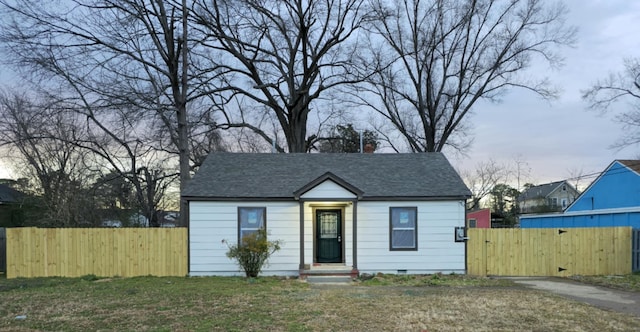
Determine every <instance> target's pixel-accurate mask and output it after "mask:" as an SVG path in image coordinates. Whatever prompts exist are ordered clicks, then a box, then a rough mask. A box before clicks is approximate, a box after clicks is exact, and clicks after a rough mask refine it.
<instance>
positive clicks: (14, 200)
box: [0, 184, 27, 227]
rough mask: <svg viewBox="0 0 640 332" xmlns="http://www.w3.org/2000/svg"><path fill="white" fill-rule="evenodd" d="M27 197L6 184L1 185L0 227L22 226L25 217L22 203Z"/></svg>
mask: <svg viewBox="0 0 640 332" xmlns="http://www.w3.org/2000/svg"><path fill="white" fill-rule="evenodd" d="M26 197H27V196H26V195H25V194H24V193H22V192H20V191H18V190H15V189H13V188H11V187H10V186H8V185H6V184H0V227H16V226H22V225H23V223H24V221H25V217H24V213H23V211H22V203H24V201H25V199H26Z"/></svg>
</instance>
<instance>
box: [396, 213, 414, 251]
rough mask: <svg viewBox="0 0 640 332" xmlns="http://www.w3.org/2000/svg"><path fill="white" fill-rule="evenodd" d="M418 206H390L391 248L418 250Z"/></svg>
mask: <svg viewBox="0 0 640 332" xmlns="http://www.w3.org/2000/svg"><path fill="white" fill-rule="evenodd" d="M417 215H418V208H416V207H391V208H389V249H390V250H418V220H417Z"/></svg>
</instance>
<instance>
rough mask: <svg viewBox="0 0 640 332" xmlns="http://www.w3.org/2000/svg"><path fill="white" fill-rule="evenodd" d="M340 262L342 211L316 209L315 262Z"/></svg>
mask: <svg viewBox="0 0 640 332" xmlns="http://www.w3.org/2000/svg"><path fill="white" fill-rule="evenodd" d="M340 262H342V211H341V210H316V263H340Z"/></svg>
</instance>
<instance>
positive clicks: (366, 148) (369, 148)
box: [364, 143, 375, 153]
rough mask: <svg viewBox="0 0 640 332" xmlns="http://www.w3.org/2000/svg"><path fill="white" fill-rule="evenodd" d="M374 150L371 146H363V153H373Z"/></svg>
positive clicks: (368, 144)
mask: <svg viewBox="0 0 640 332" xmlns="http://www.w3.org/2000/svg"><path fill="white" fill-rule="evenodd" d="M374 150H375V148H374V147H373V144H371V143H367V144H365V145H364V153H373V151H374Z"/></svg>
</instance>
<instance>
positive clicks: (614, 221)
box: [520, 160, 640, 228]
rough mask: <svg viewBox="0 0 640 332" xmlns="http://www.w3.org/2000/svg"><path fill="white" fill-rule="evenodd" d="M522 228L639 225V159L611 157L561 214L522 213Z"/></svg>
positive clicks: (637, 226) (639, 226)
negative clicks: (600, 171) (604, 167)
mask: <svg viewBox="0 0 640 332" xmlns="http://www.w3.org/2000/svg"><path fill="white" fill-rule="evenodd" d="M520 226H521V227H522V228H541V227H543V228H546V227H550V228H560V227H612V226H632V227H634V228H640V160H615V161H614V162H613V163H611V164H610V165H609V166H608V167H607V168H606V169H605V170H604V171H603V172H602V173H601V174H600V176H598V178H596V179H595V180H594V181H593V183H591V185H589V187H588V188H587V189H586V190H585V191H584V192H583V193H582V194H581V195H580V196H579V197H578V198H577V199H576V201H575V202H573V204H571V205H570V206H569V207H568V208H567V209H566V210H565V211H564V212H563V213H561V214H557V213H555V214H545V215H523V216H521V217H520Z"/></svg>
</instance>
